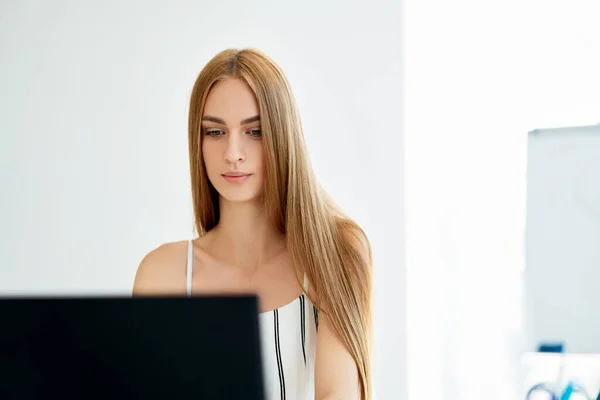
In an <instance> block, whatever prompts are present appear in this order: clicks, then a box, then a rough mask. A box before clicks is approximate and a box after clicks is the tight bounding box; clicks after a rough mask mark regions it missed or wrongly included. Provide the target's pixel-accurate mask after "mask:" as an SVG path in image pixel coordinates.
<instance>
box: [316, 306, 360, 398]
mask: <svg viewBox="0 0 600 400" xmlns="http://www.w3.org/2000/svg"><path fill="white" fill-rule="evenodd" d="M359 398H360V392H359V382H358V369H357V368H356V364H355V362H354V360H353V359H352V356H351V355H350V353H349V352H348V350H346V348H345V347H344V345H343V344H342V342H341V341H340V340H339V339H338V338H337V336H336V335H335V333H334V332H333V331H332V330H331V326H330V324H329V321H328V318H327V316H326V315H323V313H322V312H321V313H319V333H318V334H317V355H316V361H315V400H358V399H359Z"/></svg>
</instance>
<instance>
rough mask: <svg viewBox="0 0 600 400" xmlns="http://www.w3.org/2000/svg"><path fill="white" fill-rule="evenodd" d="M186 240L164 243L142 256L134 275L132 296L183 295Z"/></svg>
mask: <svg viewBox="0 0 600 400" xmlns="http://www.w3.org/2000/svg"><path fill="white" fill-rule="evenodd" d="M187 245H188V241H187V240H181V241H177V242H169V243H164V244H162V245H160V246H158V247H157V248H155V249H153V250H152V251H150V252H149V253H148V254H146V255H145V256H144V258H143V259H142V261H141V262H140V265H139V266H138V268H137V272H136V274H135V280H134V284H133V295H134V296H137V295H163V294H167V295H179V294H184V293H185V268H186V264H187Z"/></svg>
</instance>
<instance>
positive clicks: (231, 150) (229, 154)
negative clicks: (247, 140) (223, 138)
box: [225, 134, 246, 163]
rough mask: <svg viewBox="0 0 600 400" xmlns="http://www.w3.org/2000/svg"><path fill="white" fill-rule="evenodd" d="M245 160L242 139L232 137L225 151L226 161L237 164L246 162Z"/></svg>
mask: <svg viewBox="0 0 600 400" xmlns="http://www.w3.org/2000/svg"><path fill="white" fill-rule="evenodd" d="M245 158H246V156H245V154H244V152H243V149H242V143H241V140H240V138H239V137H237V135H235V134H232V135H230V136H229V138H228V140H227V149H226V150H225V161H227V162H229V163H236V162H240V161H244V159H245Z"/></svg>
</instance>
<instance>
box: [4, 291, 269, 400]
mask: <svg viewBox="0 0 600 400" xmlns="http://www.w3.org/2000/svg"><path fill="white" fill-rule="evenodd" d="M260 354H261V353H260V340H259V327H258V308H257V301H256V298H255V297H211V298H206V297H193V298H134V299H131V298H121V299H118V298H112V299H100V298H83V299H0V398H1V399H25V398H31V399H34V398H50V397H53V398H61V399H66V398H69V399H71V398H82V399H83V398H85V399H90V398H103V399H104V398H128V399H149V398H164V399H175V398H193V399H248V400H263V396H264V394H263V380H262V370H261V365H262V364H261V362H262V361H261V356H260Z"/></svg>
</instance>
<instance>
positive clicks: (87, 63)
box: [0, 0, 407, 399]
mask: <svg viewBox="0 0 600 400" xmlns="http://www.w3.org/2000/svg"><path fill="white" fill-rule="evenodd" d="M283 3H284V2H275V1H271V2H269V1H252V2H245V1H239V0H238V1H211V2H208V1H207V2H199V1H168V2H167V1H163V2H160V1H133V0H129V1H103V2H99V1H95V2H94V1H86V2H81V1H56V0H55V1H51V2H50V1H31V0H30V1H16V0H15V1H6V0H5V1H2V2H0V55H1V56H0V88H1V90H0V96H1V97H0V134H1V138H2V145H1V146H0V156H1V157H0V160H1V161H0V162H1V164H0V171H1V172H0V173H1V175H0V176H1V180H0V185H1V188H2V189H1V191H2V197H1V199H0V202H1V203H0V206H1V214H0V217H1V223H0V226H1V227H2V228H1V231H0V234H1V238H0V239H1V240H0V254H2V267H1V268H0V293H1V294H3V295H7V294H85V295H92V294H93V295H96V294H110V295H118V294H129V293H130V291H131V286H132V283H133V277H134V274H135V270H136V268H137V266H138V264H139V262H140V261H141V259H142V257H143V256H144V255H145V254H146V253H147V252H148V251H150V250H152V249H153V248H155V247H156V246H158V245H160V244H161V243H164V242H168V241H175V240H182V239H188V238H190V237H191V235H192V219H191V208H190V205H191V201H190V193H189V192H190V188H189V171H188V153H187V112H188V102H189V95H190V92H191V89H192V85H193V83H194V80H195V79H196V76H197V74H198V72H199V71H200V69H201V68H202V66H203V65H204V64H205V63H206V62H207V61H208V60H209V59H210V58H211V57H212V56H213V55H215V54H216V53H217V52H219V51H220V50H222V49H224V48H227V47H238V48H239V47H246V46H253V47H257V48H259V49H261V50H263V51H265V52H266V53H267V54H269V55H270V56H271V57H272V58H274V59H275V60H276V61H277V62H278V63H279V64H280V65H281V66H282V68H283V69H284V71H285V72H286V74H287V75H288V77H289V79H290V81H291V84H292V88H293V90H294V92H295V95H296V97H297V100H298V103H299V107H300V112H301V115H302V117H303V125H304V128H305V132H306V136H307V141H308V145H309V149H310V153H311V156H312V161H313V163H314V167H315V170H316V171H317V174H318V176H319V178H320V179H321V181H322V182H323V184H324V186H325V187H326V188H327V189H328V190H329V191H330V193H331V194H332V195H333V197H334V198H335V199H336V200H337V201H338V202H339V203H340V204H341V205H342V206H343V207H345V208H346V210H347V211H348V212H349V213H350V214H351V215H352V216H353V217H355V219H356V220H357V221H358V222H359V223H361V224H362V225H363V226H364V228H365V230H366V231H367V233H368V234H369V236H370V239H371V241H372V243H373V250H374V256H375V263H376V267H375V268H376V270H375V306H376V309H375V365H374V372H375V383H376V391H377V392H378V394H379V396H380V397H381V398H384V399H388V398H403V397H404V396H405V393H406V390H407V389H406V370H405V362H406V353H405V322H404V320H405V309H406V306H405V293H406V290H405V284H406V282H405V267H404V237H403V234H404V220H403V213H404V203H403V201H404V194H403V177H404V149H403V130H402V125H403V109H402V104H401V101H402V91H403V87H402V76H403V75H402V68H403V66H402V24H401V21H402V14H401V11H402V10H401V7H402V3H401V2H400V1H383V0H378V1H370V2H368V3H366V2H341V1H332V2H321V1H297V2H285V4H283Z"/></svg>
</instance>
